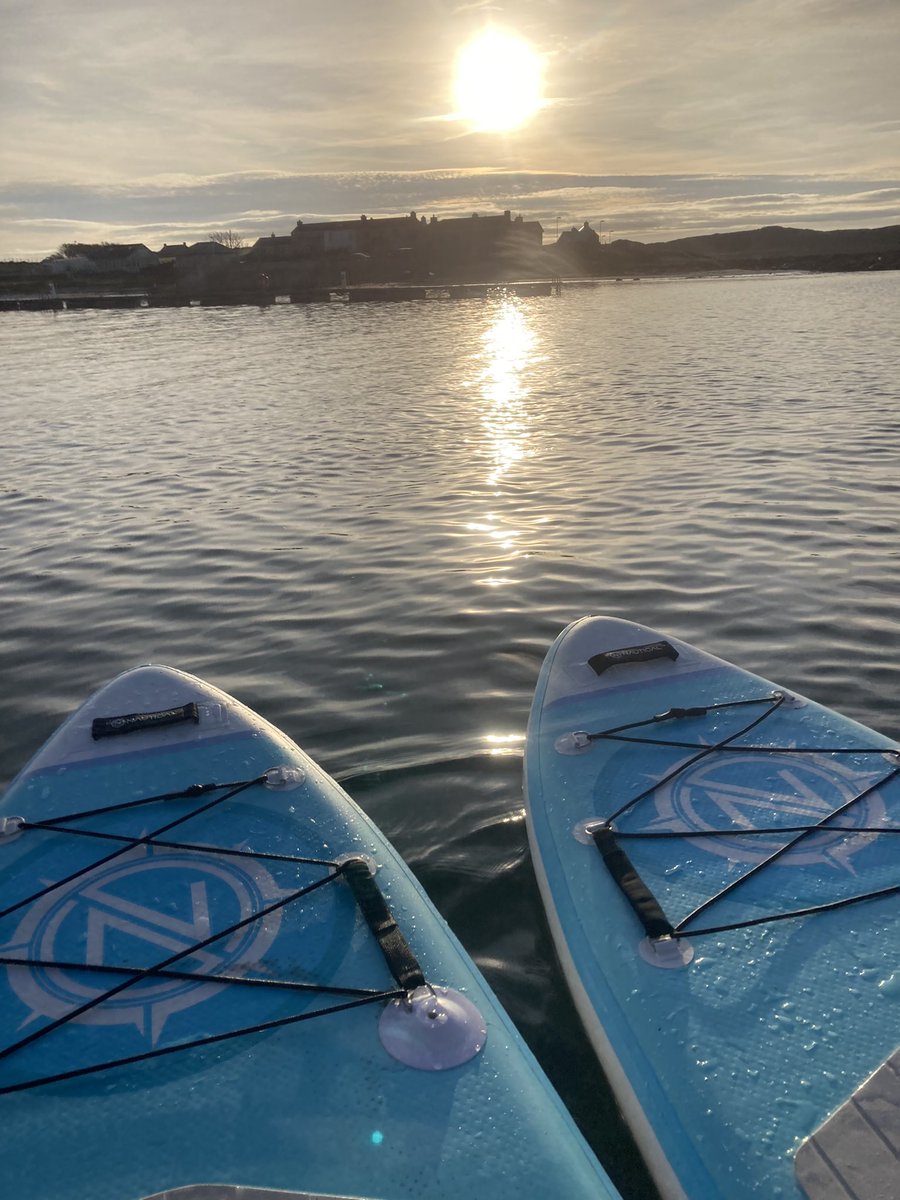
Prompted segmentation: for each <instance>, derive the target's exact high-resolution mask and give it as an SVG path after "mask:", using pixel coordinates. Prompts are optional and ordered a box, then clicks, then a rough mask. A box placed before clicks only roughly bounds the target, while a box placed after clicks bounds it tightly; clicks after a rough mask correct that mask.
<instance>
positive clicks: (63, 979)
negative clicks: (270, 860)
mask: <svg viewBox="0 0 900 1200" xmlns="http://www.w3.org/2000/svg"><path fill="white" fill-rule="evenodd" d="M289 894H290V893H289V892H287V891H285V890H283V889H281V888H279V887H278V886H277V884H276V883H275V881H274V879H273V878H272V876H271V875H270V874H269V873H268V871H266V870H265V868H264V867H262V866H261V865H260V864H259V863H257V862H255V861H254V860H252V859H247V858H244V859H236V858H228V857H225V856H216V855H215V854H212V853H210V854H196V853H190V852H186V851H177V850H165V849H162V848H160V847H152V846H138V847H135V848H134V849H133V850H129V851H128V852H127V853H126V854H123V855H121V856H120V857H119V858H117V859H116V860H115V861H113V862H110V863H106V864H104V865H103V866H101V867H98V868H97V869H96V870H93V871H91V872H89V873H88V874H86V875H83V876H81V877H80V878H79V879H77V880H74V881H73V882H72V884H71V885H70V886H64V887H61V888H58V889H54V890H53V891H52V892H49V893H48V894H47V895H46V896H44V897H42V898H41V899H39V900H36V901H35V902H34V904H32V905H31V906H30V908H29V909H28V910H27V911H26V914H25V916H24V917H23V918H22V920H21V921H20V922H19V925H18V928H17V929H16V932H15V934H14V936H13V938H12V940H11V941H10V942H8V943H7V945H6V946H5V947H4V951H5V953H7V954H10V955H20V956H21V957H23V958H35V959H41V960H42V961H44V962H60V963H68V964H72V963H79V962H81V963H92V964H97V963H99V964H104V965H109V966H120V965H127V966H136V967H147V966H151V965H153V964H154V963H158V962H161V961H163V960H164V959H167V958H168V957H169V956H170V955H173V954H177V953H179V952H180V951H183V950H187V949H189V947H191V946H193V945H195V944H196V943H197V942H200V941H203V940H204V939H205V938H207V937H208V936H209V935H210V933H212V932H213V931H214V928H215V927H218V928H228V927H229V926H231V925H233V924H234V923H236V922H237V921H240V920H242V919H243V918H245V917H249V916H251V915H252V914H253V913H254V912H259V911H260V909H262V908H264V907H266V906H267V905H270V904H272V903H273V902H275V901H276V900H278V899H279V898H281V897H283V896H286V895H289ZM211 912H215V913H216V921H215V926H214V925H213V924H212V923H211V919H210V913H211ZM281 917H282V910H281V909H276V910H275V912H273V913H271V914H269V915H268V916H267V917H265V918H264V919H263V920H260V921H251V922H250V923H249V924H248V925H246V926H244V927H243V928H242V929H238V930H236V931H235V932H234V933H233V934H231V936H230V937H227V938H222V939H221V941H218V942H213V943H212V944H211V945H210V946H207V947H205V948H204V949H203V950H198V951H196V952H195V953H194V954H191V955H186V956H185V957H184V958H183V959H181V960H180V961H178V962H177V963H176V964H174V967H175V968H177V969H179V970H184V971H191V972H194V973H197V974H211V973H213V972H216V973H222V974H231V975H243V974H247V973H249V972H250V971H251V969H252V968H253V967H254V966H255V965H256V964H257V963H259V962H260V960H261V959H262V958H263V956H264V955H265V953H266V951H267V950H268V949H269V947H270V946H271V945H272V943H273V942H274V941H275V938H276V937H277V936H278V931H279V928H280V925H281ZM8 977H9V984H10V987H11V988H12V990H13V991H14V992H15V994H16V995H17V996H18V997H19V999H20V1000H21V1001H22V1003H23V1004H24V1005H26V1007H27V1008H28V1009H29V1014H30V1015H29V1016H28V1017H27V1018H26V1019H25V1021H24V1023H23V1025H22V1028H25V1027H26V1026H28V1025H30V1024H31V1023H32V1022H34V1021H36V1020H37V1019H39V1018H41V1017H46V1018H50V1019H55V1018H57V1017H62V1016H65V1014H66V1013H68V1012H71V1010H72V1009H73V1008H77V1007H78V1006H79V1005H82V1004H84V1003H85V1002H87V1001H90V1000H92V999H94V998H95V997H97V996H100V995H102V994H103V992H105V991H106V990H108V989H109V988H110V987H112V986H113V985H114V984H115V983H116V982H118V981H119V980H121V979H123V978H124V976H121V975H112V974H110V975H101V974H97V973H91V974H88V973H86V972H84V971H80V972H79V971H78V970H77V968H72V967H71V966H53V967H31V968H29V969H25V968H22V967H9V968H8ZM221 989H222V985H221V984H211V983H198V982H194V981H193V980H182V979H165V978H155V979H154V978H152V977H148V978H147V979H146V980H141V981H140V982H139V983H135V984H133V985H132V986H131V987H129V988H128V989H127V990H126V991H124V992H122V993H121V994H120V995H118V996H115V997H113V998H111V999H110V1000H108V1001H103V1002H102V1003H100V1004H98V1005H97V1006H96V1007H95V1008H93V1009H91V1010H89V1011H88V1012H86V1013H83V1014H82V1015H81V1016H79V1017H77V1018H75V1019H76V1020H77V1021H78V1022H79V1023H81V1024H90V1025H122V1026H127V1025H131V1026H134V1028H135V1029H136V1030H137V1032H138V1034H140V1035H142V1036H143V1037H145V1038H146V1039H147V1040H148V1041H149V1043H150V1044H151V1045H153V1046H155V1045H156V1044H157V1042H158V1041H159V1038H160V1036H161V1034H162V1032H163V1029H164V1028H165V1024H166V1022H167V1020H168V1019H169V1018H170V1017H171V1016H172V1015H173V1014H174V1013H177V1012H181V1011H182V1010H184V1009H187V1008H191V1007H193V1006H194V1005H196V1004H201V1003H202V1002H203V1001H205V1000H208V999H209V998H210V997H212V996H215V995H216V994H219V993H220V992H221Z"/></svg>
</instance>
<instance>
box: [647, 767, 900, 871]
mask: <svg viewBox="0 0 900 1200" xmlns="http://www.w3.org/2000/svg"><path fill="white" fill-rule="evenodd" d="M881 777H882V772H880V771H860V770H857V769H854V768H853V767H850V766H847V765H846V764H843V763H839V762H834V761H833V760H832V759H830V758H826V757H825V756H824V755H822V756H819V755H802V756H801V755H787V754H782V755H777V754H772V755H760V754H741V753H739V752H738V753H729V754H726V755H720V756H717V757H716V758H715V759H712V758H710V759H708V760H706V761H704V762H702V763H698V764H697V766H695V767H693V768H691V769H688V770H687V771H686V772H685V773H684V774H683V775H679V776H676V778H674V779H673V780H671V781H670V782H669V783H667V784H664V785H663V786H661V787H660V788H658V789H657V791H656V792H655V794H654V796H655V802H656V813H657V815H656V819H655V820H654V821H653V822H652V823H651V824H650V825H649V826H648V832H650V831H655V832H659V831H662V830H679V831H683V830H685V829H687V830H690V831H692V832H696V833H697V834H698V840H697V841H696V842H693V839H689V840H691V841H692V842H693V844H694V845H696V846H697V847H698V848H699V849H702V850H705V851H706V852H708V853H709V854H717V855H720V856H721V857H724V858H729V859H731V860H733V861H737V862H746V863H755V862H759V861H761V860H762V859H764V858H767V857H768V856H769V855H770V854H771V853H772V852H773V851H774V850H777V849H779V848H780V847H781V846H783V845H784V844H785V841H786V840H787V839H788V838H790V836H791V835H790V834H785V833H777V832H775V831H776V830H777V829H779V828H782V827H784V826H808V825H815V824H817V823H818V822H819V821H821V820H823V819H824V818H825V817H827V816H828V815H829V814H831V813H834V812H836V811H838V810H839V809H841V808H843V806H844V805H846V804H847V803H848V802H849V801H851V800H853V799H854V797H856V796H859V795H860V794H861V793H862V792H864V791H866V789H867V788H870V787H871V786H872V785H873V784H874V783H877V781H878V780H879V779H880V778H881ZM884 816H885V808H884V802H883V801H882V799H881V797H880V796H879V794H878V793H877V792H872V793H870V794H869V795H868V796H866V798H865V799H864V800H860V802H859V803H858V804H851V805H850V806H849V807H848V808H847V811H846V812H844V813H841V815H840V817H838V818H836V823H837V824H839V825H841V826H844V827H847V826H852V827H857V828H861V827H865V826H875V825H878V823H879V822H880V821H882V820H883V819H884ZM713 829H734V830H736V831H737V830H741V829H753V830H762V832H760V833H758V834H755V835H754V836H752V837H750V836H735V837H727V836H719V837H714V838H713V837H707V838H703V837H702V834H703V833H704V831H707V830H713ZM766 829H772V831H773V832H772V833H771V834H770V835H767V834H766V832H765V831H766ZM876 836H877V835H876V834H871V833H870V834H866V833H859V834H856V835H853V834H848V833H841V832H829V830H828V828H827V826H826V827H825V829H824V830H823V831H822V832H821V833H809V834H807V835H806V836H805V837H804V838H803V840H802V841H801V842H800V843H799V844H798V846H797V847H796V849H794V850H792V851H791V852H790V854H789V855H786V856H785V858H784V859H783V860H778V861H779V863H784V865H790V866H797V865H798V864H800V863H804V864H808V863H826V864H830V865H832V866H834V867H837V868H839V869H844V870H847V871H852V869H853V868H852V866H851V865H850V862H849V860H850V858H851V857H852V856H853V855H854V854H856V853H857V852H858V851H860V850H862V849H863V847H864V846H866V845H867V844H868V842H870V841H871V840H872V839H873V838H874V837H876Z"/></svg>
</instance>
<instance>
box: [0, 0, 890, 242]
mask: <svg viewBox="0 0 900 1200" xmlns="http://www.w3.org/2000/svg"><path fill="white" fill-rule="evenodd" d="M0 18H2V27H3V30H4V37H3V42H2V48H0V65H2V88H3V93H2V97H0V104H2V113H3V117H2V122H3V123H2V133H0V163H2V169H0V258H38V257H42V256H43V255H45V254H47V253H50V252H51V251H53V250H54V249H55V248H56V247H57V246H58V245H59V244H60V243H61V242H66V241H101V240H108V241H142V242H145V243H146V244H147V245H148V246H150V247H151V248H153V249H157V248H158V247H159V246H161V245H162V244H163V242H165V241H179V242H180V241H188V242H191V241H196V240H200V239H203V238H205V237H206V235H207V234H208V232H209V231H211V230H218V229H233V230H236V231H238V232H240V233H242V234H243V235H244V236H245V237H246V238H247V239H248V240H252V239H255V238H256V237H258V236H261V235H266V234H269V233H278V234H285V233H289V232H290V230H291V229H292V228H293V226H294V224H295V222H296V220H297V219H298V218H302V219H304V220H307V221H308V220H316V219H318V220H329V219H333V218H339V217H344V216H358V215H360V214H361V213H367V214H369V215H371V216H379V215H394V214H398V213H402V212H407V211H409V210H412V209H415V210H416V211H417V212H419V213H424V214H426V215H431V214H432V213H436V214H437V215H438V216H442V215H444V216H450V215H458V214H465V213H469V212H473V211H480V212H491V211H498V210H502V209H504V208H510V209H512V210H513V211H514V212H521V213H522V214H523V215H524V216H525V217H526V218H527V219H537V220H540V221H541V222H542V223H543V225H544V229H545V235H546V236H548V237H549V238H552V237H553V236H555V233H556V230H557V228H563V227H566V226H568V225H571V224H573V223H576V222H577V223H580V222H581V221H583V220H585V219H588V220H590V221H591V223H592V224H594V226H595V227H598V226H600V223H601V222H602V231H603V234H604V238H605V237H606V235H607V234H611V236H612V237H613V238H616V237H632V238H635V239H637V240H640V241H660V240H666V239H669V238H674V237H679V236H688V235H691V234H695V233H706V232H716V231H722V230H727V229H739V228H755V227H758V226H760V225H767V224H784V225H795V226H805V227H812V228H819V229H835V228H842V227H846V228H859V227H865V226H877V225H888V224H895V223H900V70H898V65H897V64H898V57H900V56H898V51H900V0H518V2H517V3H504V2H503V0H497V2H493V0H474V2H466V0H463V2H461V3H456V2H453V0H414V2H413V0H380V2H379V3H374V2H373V0H255V3H253V4H247V3H246V0H0ZM488 26H490V27H492V28H494V29H496V30H500V31H504V32H507V33H509V34H514V35H516V36H517V37H519V38H522V39H524V40H525V41H526V42H527V43H528V44H529V45H530V46H531V47H532V48H533V50H534V52H535V54H536V55H538V56H539V59H540V62H541V65H542V72H543V97H544V103H543V105H542V107H541V108H540V109H539V110H538V111H537V112H536V113H535V114H534V115H533V116H532V117H531V118H530V119H529V120H528V121H526V122H525V123H524V124H523V125H521V126H520V127H519V128H517V129H514V130H511V131H505V132H496V131H494V132H486V131H479V130H478V129H476V128H475V127H474V126H473V123H472V122H471V120H469V119H466V118H464V117H462V116H461V115H459V103H458V100H457V98H455V96H454V72H455V64H456V60H457V55H458V53H459V51H460V50H461V49H462V48H463V47H464V46H465V45H466V44H468V43H469V42H471V41H472V39H474V38H476V37H477V36H478V35H479V33H481V32H482V31H483V30H484V29H485V28H486V27H488Z"/></svg>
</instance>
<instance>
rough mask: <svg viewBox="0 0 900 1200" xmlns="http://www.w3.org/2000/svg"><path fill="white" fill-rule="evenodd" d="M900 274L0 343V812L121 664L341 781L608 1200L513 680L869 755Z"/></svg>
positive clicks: (89, 323) (607, 1144)
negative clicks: (674, 641)
mask: <svg viewBox="0 0 900 1200" xmlns="http://www.w3.org/2000/svg"><path fill="white" fill-rule="evenodd" d="M898 299H900V275H898V274H897V273H885V274H880V275H876V276H870V275H867V276H858V275H848V276H824V277H813V276H810V277H799V276H797V277H756V278H754V277H749V278H738V279H719V280H685V281H678V282H652V281H642V282H640V283H632V282H628V283H622V284H618V285H615V284H607V285H601V286H598V287H596V288H583V289H582V288H579V289H570V290H567V291H564V293H563V295H562V296H561V297H559V298H548V299H535V300H516V299H502V298H498V299H497V300H495V301H487V302H482V301H471V302H470V301H466V302H432V303H428V302H418V303H410V304H391V305H382V306H379V305H374V304H372V305H358V306H357V305H353V306H347V305H333V306H325V305H316V306H308V307H283V308H282V307H277V308H272V309H265V310H256V309H250V308H236V309H183V310H174V311H154V310H143V311H135V312H124V311H120V312H115V311H112V312H80V313H61V314H8V315H4V316H3V318H2V320H0V344H2V353H3V362H4V380H3V385H2V392H3V394H2V398H0V420H2V434H0V442H2V447H3V450H2V474H0V570H2V574H0V678H2V680H3V687H2V689H0V782H5V781H7V780H8V779H9V778H11V776H12V775H13V774H14V773H15V771H16V770H17V769H18V768H19V767H20V766H21V765H22V764H23V762H24V760H25V758H26V757H27V756H28V755H29V753H30V752H32V751H33V750H34V749H36V748H37V746H38V745H39V744H40V743H41V742H42V741H43V740H44V738H45V737H46V736H47V735H48V734H49V733H50V732H51V731H52V730H53V728H54V727H55V726H56V724H57V723H58V722H59V720H60V719H61V717H62V716H64V715H65V714H66V713H68V712H69V711H70V710H71V709H72V708H73V707H75V706H76V705H77V704H78V703H79V702H80V701H81V700H83V699H84V698H85V697H86V695H87V694H88V693H89V692H90V691H92V690H93V689H94V688H96V687H97V686H98V685H99V684H101V683H103V682H105V681H106V680H107V679H109V678H110V677H111V676H113V675H114V674H116V673H117V672H118V671H120V670H122V669H124V668H126V667H129V666H133V665H135V664H136V663H139V662H145V661H155V662H165V663H169V664H171V665H174V666H180V667H182V668H184V669H186V670H189V671H193V672H195V673H197V674H200V675H202V676H204V677H206V678H208V679H209V680H210V681H211V682H213V683H216V684H218V685H219V686H221V687H224V688H225V689H226V690H228V691H230V692H233V693H234V694H235V695H236V696H238V697H239V698H240V699H242V700H244V701H245V702H246V703H248V704H250V705H251V706H252V707H253V708H256V709H257V710H258V711H259V712H261V713H262V714H264V715H265V716H267V717H268V718H269V719H270V720H272V721H273V722H275V723H276V724H277V725H279V726H281V727H282V728H283V729H284V730H285V731H286V732H288V733H289V734H290V735H291V736H292V737H294V739H295V740H297V741H298V742H299V743H300V744H301V745H302V746H303V747H304V749H306V750H307V751H308V752H309V753H310V754H312V755H313V757H314V758H316V759H318V760H319V761H320V762H321V764H322V765H323V766H324V767H325V768H326V769H327V770H329V771H330V772H331V773H332V774H333V775H335V776H336V777H337V778H338V779H340V780H341V781H342V782H343V783H344V785H345V786H346V787H347V789H348V791H349V792H350V793H351V795H353V796H354V798H355V799H356V800H357V801H358V802H359V803H360V804H361V805H362V806H363V807H364V808H365V809H366V811H367V812H369V814H370V815H371V816H372V817H373V818H374V820H375V821H376V822H377V823H378V824H379V825H380V826H381V827H382V829H383V830H384V831H385V833H386V834H387V835H388V836H389V837H390V838H391V839H392V841H393V842H394V843H395V845H396V846H397V848H398V849H399V851H400V852H401V853H402V854H403V855H404V856H405V858H406V859H407V861H408V862H409V863H410V865H411V866H412V868H413V870H414V871H415V872H416V874H417V875H418V876H419V878H420V879H421V881H422V882H423V884H424V885H425V887H426V888H427V890H428V891H429V893H430V894H431V896H432V897H433V899H434V900H435V902H436V903H437V905H438V907H439V909H440V910H441V911H442V912H443V914H444V915H445V916H446V918H447V919H448V920H449V922H450V924H451V926H452V927H453V928H454V930H455V931H456V933H457V934H458V935H459V937H460V938H461V940H462V942H463V943H464V945H465V946H466V948H467V949H468V950H469V951H470V953H472V955H473V956H474V957H475V959H476V960H477V962H478V963H479V965H480V966H481V968H482V969H483V970H484V972H485V974H486V975H487V977H488V979H489V981H490V983H491V984H492V985H493V986H494V988H495V989H496V991H497V993H498V994H499V996H500V999H501V1001H502V1002H503V1003H504V1004H505V1005H506V1007H507V1009H508V1010H509V1012H510V1014H511V1016H512V1017H513V1019H514V1020H515V1021H516V1023H517V1024H518V1026H519V1028H520V1029H521V1030H522V1032H523V1034H524V1035H525V1037H526V1038H527V1040H528V1041H529V1043H530V1044H531V1046H532V1047H533V1049H534V1050H535V1052H536V1053H537V1055H538V1057H539V1058H540V1060H541V1062H542V1064H543V1065H544V1067H545V1069H546V1070H547V1072H548V1074H549V1075H550V1076H551V1078H552V1079H553V1081H554V1082H555V1084H556V1085H557V1087H558V1088H559V1090H560V1092H561V1094H562V1096H563V1098H564V1100H565V1101H566V1102H567V1103H568V1104H569V1106H570V1108H571V1109H572V1111H573V1113H574V1115H575V1117H576V1119H577V1120H578V1121H579V1123H580V1124H581V1126H582V1128H583V1129H584V1131H585V1133H586V1134H587V1136H588V1138H589V1140H590V1141H591V1143H592V1144H593V1146H594V1148H595V1149H596V1151H597V1153H598V1154H599V1156H600V1157H601V1159H602V1160H603V1162H604V1164H605V1165H606V1167H607V1169H608V1170H609V1172H610V1174H611V1175H612V1177H613V1179H614V1180H615V1182H616V1183H617V1184H618V1185H619V1186H620V1188H621V1189H622V1191H623V1193H624V1194H625V1195H626V1197H628V1198H634V1197H640V1196H643V1195H646V1194H648V1193H647V1189H648V1186H649V1185H648V1184H647V1183H646V1177H645V1176H644V1174H643V1171H642V1169H641V1167H640V1164H639V1162H638V1160H637V1157H636V1155H635V1154H634V1151H633V1149H632V1148H631V1145H630V1143H629V1141H628V1138H627V1135H626V1134H625V1132H624V1131H623V1129H622V1126H621V1124H620V1122H619V1120H618V1118H617V1116H616V1109H615V1105H614V1103H613V1102H612V1100H611V1099H610V1097H609V1094H608V1091H607V1090H606V1087H605V1084H604V1082H603V1077H602V1075H601V1073H600V1071H599V1069H598V1068H597V1067H596V1065H595V1063H594V1060H593V1057H592V1054H591V1052H590V1050H589V1048H588V1046H587V1043H586V1041H585V1039H584V1036H583V1035H582V1033H581V1030H580V1027H579V1025H578V1022H577V1019H576V1018H575V1016H574V1013H573V1010H572V1007H571V1005H570V1003H569V1000H568V997H567V992H566V990H565V987H564V984H563V982H562V980H561V977H560V972H559V969H558V967H557V964H556V961H555V957H554V953H553V948H552V944H551V941H550V937H549V933H548V930H547V927H546V925H545V922H544V917H543V910H542V907H541V903H540V899H539V897H538V894H537V891H536V885H535V881H534V877H533V874H532V869H531V865H530V861H529V857H528V851H527V845H526V835H525V822H524V817H523V810H522V794H521V751H522V742H523V735H524V729H525V723H526V719H527V715H528V708H529V704H530V700H531V693H532V689H533V687H534V683H535V679H536V677H537V672H538V669H539V666H540V663H541V660H542V658H543V655H544V653H545V652H546V650H547V648H548V647H549V645H550V642H551V641H552V639H553V638H554V637H555V635H556V634H557V633H558V632H559V630H560V629H561V628H562V626H563V625H565V624H566V623H567V622H568V621H570V620H572V619H574V618H575V617H578V616H581V615H583V614H584V613H586V612H603V613H610V614H614V615H618V616H624V617H630V618H633V619H637V620H640V621H643V622H646V623H648V624H650V625H654V626H656V627H657V628H659V629H661V630H662V631H664V632H669V633H672V634H675V635H677V636H679V637H682V638H686V639H687V640H689V641H695V642H699V643H701V644H702V645H703V646H704V647H706V648H707V649H709V650H712V651H713V652H715V653H717V654H720V655H721V656H723V657H725V658H728V659H730V660H732V661H734V662H737V663H739V664H740V665H742V666H745V667H748V668H749V669H751V670H754V671H756V672H758V673H760V674H763V675H766V676H768V677H769V678H773V679H775V680H777V681H779V682H781V683H784V684H785V685H787V686H790V687H791V688H794V689H796V690H798V691H800V692H804V693H806V694H807V695H810V696H812V697H814V698H815V699H817V700H820V701H822V702H824V703H826V704H829V705H831V706H832V707H835V708H839V709H841V710H843V711H844V712H846V713H847V714H848V715H849V716H852V717H854V718H856V719H857V720H861V721H863V722H865V723H866V724H869V725H873V726H874V727H876V728H878V729H880V730H881V731H883V732H885V733H888V734H891V735H892V736H894V737H897V736H898V735H900V654H898V649H900V638H898V634H900V547H898V542H897V536H896V535H897V526H898V518H900V472H898V457H900V456H898V433H900V342H898V338H897V315H898V312H900V304H898Z"/></svg>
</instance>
